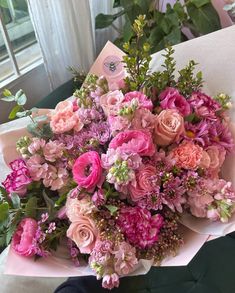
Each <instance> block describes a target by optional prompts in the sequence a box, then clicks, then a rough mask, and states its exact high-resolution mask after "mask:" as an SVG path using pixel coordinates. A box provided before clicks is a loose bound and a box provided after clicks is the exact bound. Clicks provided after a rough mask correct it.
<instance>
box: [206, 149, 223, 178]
mask: <svg viewBox="0 0 235 293" xmlns="http://www.w3.org/2000/svg"><path fill="white" fill-rule="evenodd" d="M206 152H207V154H208V156H209V157H210V165H209V167H208V169H209V170H208V171H209V174H210V175H211V177H213V178H217V177H218V173H219V172H220V168H221V167H222V165H223V163H224V160H225V156H226V150H225V149H224V148H223V147H218V146H215V145H212V146H209V147H207V148H206Z"/></svg>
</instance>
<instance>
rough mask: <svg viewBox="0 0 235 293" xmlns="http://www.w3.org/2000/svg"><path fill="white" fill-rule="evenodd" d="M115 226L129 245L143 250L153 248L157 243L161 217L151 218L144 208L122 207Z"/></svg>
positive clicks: (157, 215) (161, 223)
mask: <svg viewBox="0 0 235 293" xmlns="http://www.w3.org/2000/svg"><path fill="white" fill-rule="evenodd" d="M136 223H138V225H136ZM117 225H118V226H119V227H120V229H121V231H122V233H123V234H124V235H125V237H126V238H127V239H128V241H129V242H130V244H133V245H134V246H136V247H139V248H143V249H144V248H148V247H151V246H153V245H154V244H155V243H156V242H157V241H158V235H159V233H160V229H161V227H162V225H163V217H162V216H161V215H159V214H156V215H154V216H152V215H151V213H150V212H149V211H148V210H147V209H144V208H140V207H123V208H122V209H121V210H120V212H119V217H118V220H117Z"/></svg>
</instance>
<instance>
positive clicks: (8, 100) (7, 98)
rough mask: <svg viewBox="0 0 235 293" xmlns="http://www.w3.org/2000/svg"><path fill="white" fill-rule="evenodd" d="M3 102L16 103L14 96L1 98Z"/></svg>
mask: <svg viewBox="0 0 235 293" xmlns="http://www.w3.org/2000/svg"><path fill="white" fill-rule="evenodd" d="M1 100H2V101H4V102H13V101H15V97H14V96H6V97H3V98H1Z"/></svg>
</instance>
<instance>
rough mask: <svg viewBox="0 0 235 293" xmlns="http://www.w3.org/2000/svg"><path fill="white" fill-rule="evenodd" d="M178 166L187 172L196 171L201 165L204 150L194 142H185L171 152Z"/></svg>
mask: <svg viewBox="0 0 235 293" xmlns="http://www.w3.org/2000/svg"><path fill="white" fill-rule="evenodd" d="M171 156H172V158H173V159H174V160H175V161H176V165H177V166H179V167H180V168H184V169H187V170H195V169H197V168H198V166H199V165H200V162H201V159H202V156H203V149H202V148H201V147H200V146H198V145H196V144H194V143H193V142H191V141H189V142H184V143H182V144H180V145H179V146H178V147H177V148H175V149H173V151H172V152H171Z"/></svg>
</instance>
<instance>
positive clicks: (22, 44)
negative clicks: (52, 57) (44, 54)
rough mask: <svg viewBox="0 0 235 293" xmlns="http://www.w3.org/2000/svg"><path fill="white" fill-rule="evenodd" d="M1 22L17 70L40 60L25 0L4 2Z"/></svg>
mask: <svg viewBox="0 0 235 293" xmlns="http://www.w3.org/2000/svg"><path fill="white" fill-rule="evenodd" d="M2 14H3V20H4V23H5V25H6V28H7V32H8V34H9V38H10V40H11V44H12V48H13V51H14V53H15V55H16V60H17V63H18V66H19V69H23V68H25V67H26V66H28V65H30V64H32V63H33V62H35V61H36V60H38V59H40V58H41V52H40V48H39V45H38V43H37V41H36V37H35V33H34V29H33V25H32V22H31V20H30V17H29V12H28V7H27V2H26V0H6V5H5V6H4V7H3V8H2Z"/></svg>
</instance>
